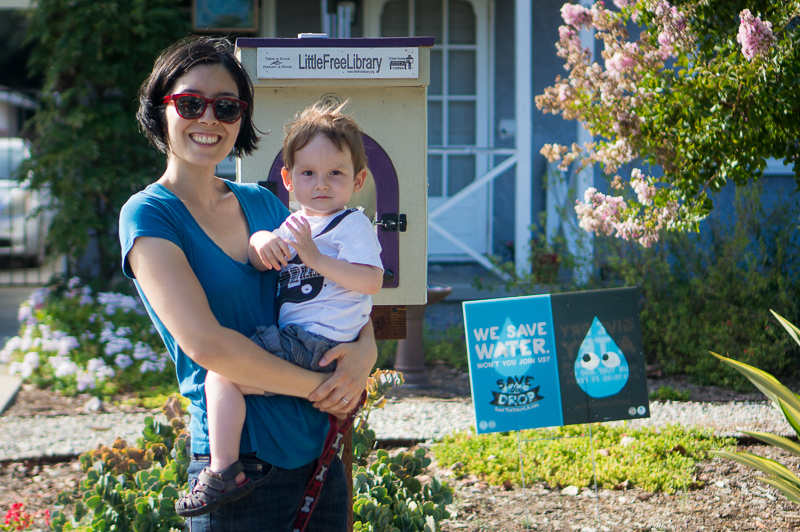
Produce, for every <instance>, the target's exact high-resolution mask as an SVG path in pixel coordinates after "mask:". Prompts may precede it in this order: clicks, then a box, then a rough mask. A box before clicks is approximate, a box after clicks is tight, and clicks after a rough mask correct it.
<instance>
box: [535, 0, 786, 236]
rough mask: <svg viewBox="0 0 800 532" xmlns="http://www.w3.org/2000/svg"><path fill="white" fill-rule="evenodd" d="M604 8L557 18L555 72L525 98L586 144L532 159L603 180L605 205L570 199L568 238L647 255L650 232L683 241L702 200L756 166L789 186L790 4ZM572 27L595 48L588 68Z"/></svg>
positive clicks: (728, 1)
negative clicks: (635, 245)
mask: <svg viewBox="0 0 800 532" xmlns="http://www.w3.org/2000/svg"><path fill="white" fill-rule="evenodd" d="M613 3H614V7H611V8H607V7H606V6H605V5H604V4H603V2H596V3H594V4H593V5H591V6H584V5H579V4H569V3H568V4H565V5H564V6H563V7H562V8H561V15H562V18H563V20H564V24H563V25H562V26H561V27H560V28H559V41H558V43H557V44H556V48H557V50H558V55H559V57H561V58H563V59H564V60H565V69H566V70H567V75H566V76H564V77H561V76H559V77H558V78H556V81H555V84H554V85H553V86H551V87H548V88H547V89H546V90H545V91H544V94H542V95H539V96H537V97H536V105H537V107H538V108H540V109H542V110H543V111H545V112H549V113H554V114H561V115H562V116H563V117H564V118H566V119H569V120H579V121H581V122H583V124H584V125H585V127H586V128H587V129H588V131H589V132H590V133H591V134H592V135H593V136H594V139H595V140H594V141H592V142H589V143H586V144H585V145H577V144H572V145H571V146H563V145H558V144H547V145H545V146H544V148H543V149H542V154H543V155H545V156H546V157H547V158H548V160H550V161H551V162H554V161H559V167H560V168H561V169H562V170H565V169H567V168H568V167H569V166H570V165H571V164H573V163H574V164H575V165H576V167H577V168H582V167H583V166H585V165H595V164H597V165H599V167H600V168H601V169H602V171H603V172H604V174H605V175H606V176H607V177H608V178H609V179H610V181H611V186H610V188H609V190H610V194H603V193H601V192H598V191H597V190H596V189H595V188H589V189H587V190H586V192H585V195H584V197H583V198H579V199H577V200H576V207H575V209H576V212H577V215H578V220H579V224H580V226H581V227H583V228H584V229H586V230H587V231H591V232H597V233H602V234H606V235H615V236H617V237H620V238H622V239H626V240H633V241H637V242H639V243H640V244H642V245H644V246H649V245H652V244H653V243H654V242H655V241H657V239H658V237H659V234H660V233H661V232H662V231H663V230H677V231H688V230H697V227H698V223H699V222H700V221H701V220H703V219H704V218H705V217H706V216H707V215H708V214H709V212H710V211H711V210H712V208H713V203H712V198H711V194H712V193H714V192H716V191H719V190H720V189H721V188H722V187H723V186H725V185H727V184H729V183H735V184H736V185H738V186H744V185H747V184H749V183H753V182H755V181H756V180H758V179H759V178H760V177H761V175H762V173H763V171H764V168H765V166H766V164H767V159H768V158H771V157H774V158H777V159H780V160H782V161H783V163H784V164H786V165H788V168H787V169H792V171H793V172H794V175H795V178H796V179H797V180H798V183H800V164H798V158H800V146H799V145H798V142H799V140H800V27H798V26H800V24H799V23H800V1H798V0H699V1H697V0H678V1H676V2H675V3H669V2H667V1H666V0H638V1H635V0H614V1H613ZM581 29H593V30H594V35H595V37H596V38H597V39H599V40H600V41H602V43H603V47H602V48H603V49H602V52H601V56H602V59H603V61H602V63H603V64H602V65H601V64H600V63H599V62H597V61H594V60H593V59H592V54H591V53H590V52H589V50H588V49H585V48H583V47H582V44H581V39H580V34H579V31H580V30H581ZM629 164H630V166H633V169H632V170H631V171H630V173H629V175H624V176H623V175H620V174H621V173H622V172H620V169H621V168H622V167H623V165H629ZM630 166H626V168H630ZM654 168H655V169H656V170H653V169H654ZM626 174H627V172H626Z"/></svg>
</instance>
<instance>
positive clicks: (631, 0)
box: [614, 0, 636, 9]
mask: <svg viewBox="0 0 800 532" xmlns="http://www.w3.org/2000/svg"><path fill="white" fill-rule="evenodd" d="M614 5H615V6H617V7H618V8H619V9H625V8H627V7H633V6H635V5H636V0H614Z"/></svg>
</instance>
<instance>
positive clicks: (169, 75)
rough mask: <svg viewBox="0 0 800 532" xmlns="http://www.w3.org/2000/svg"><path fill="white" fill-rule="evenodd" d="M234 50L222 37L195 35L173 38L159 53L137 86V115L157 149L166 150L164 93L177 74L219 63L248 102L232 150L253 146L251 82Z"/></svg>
mask: <svg viewBox="0 0 800 532" xmlns="http://www.w3.org/2000/svg"><path fill="white" fill-rule="evenodd" d="M233 50H234V48H233V45H232V44H231V43H230V41H228V40H227V39H225V38H222V37H196V36H194V37H187V38H186V39H182V40H180V41H178V42H176V43H175V44H173V45H172V46H170V47H169V48H167V49H166V50H164V51H163V52H161V55H159V56H158V59H156V62H155V65H154V66H153V71H152V72H151V73H150V76H149V77H148V78H147V79H146V80H145V81H144V83H142V86H141V88H140V89H139V112H137V113H136V119H137V120H138V121H139V127H140V128H141V129H142V131H143V132H144V134H145V136H147V139H148V140H149V141H150V143H151V144H153V146H155V147H156V148H158V149H159V151H161V152H162V153H168V152H169V139H168V138H167V134H166V131H167V127H166V120H165V117H166V111H165V109H166V105H165V104H164V103H163V101H164V96H167V95H169V94H171V91H172V88H173V87H174V86H175V82H176V81H177V80H178V78H180V77H181V76H183V75H184V74H186V73H187V72H188V71H189V70H190V69H191V68H192V67H195V66H197V65H222V66H223V67H225V70H227V71H228V72H230V74H231V76H232V77H233V79H234V81H235V82H236V86H237V87H238V89H239V99H240V100H242V101H244V102H246V103H247V108H246V109H245V110H244V114H243V115H242V119H241V120H242V124H241V128H240V129H239V136H238V137H237V138H236V143H235V144H234V146H233V151H234V152H235V153H236V155H237V156H239V157H241V156H243V155H248V154H250V153H251V152H252V151H253V150H255V149H256V147H257V144H258V141H259V138H258V135H256V128H255V125H254V124H253V85H252V83H251V82H250V76H248V75H247V71H246V70H245V69H244V67H243V66H242V64H241V63H240V62H239V60H238V59H236V56H235V55H234V52H233Z"/></svg>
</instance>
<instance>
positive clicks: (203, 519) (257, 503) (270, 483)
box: [186, 455, 353, 532]
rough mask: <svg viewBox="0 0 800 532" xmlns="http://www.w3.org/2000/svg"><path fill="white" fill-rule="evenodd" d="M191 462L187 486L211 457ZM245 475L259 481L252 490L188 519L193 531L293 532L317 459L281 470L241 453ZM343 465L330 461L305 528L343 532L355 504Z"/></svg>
mask: <svg viewBox="0 0 800 532" xmlns="http://www.w3.org/2000/svg"><path fill="white" fill-rule="evenodd" d="M194 458H195V460H192V463H191V464H190V465H189V489H191V488H193V487H194V485H195V484H196V483H197V475H199V474H200V471H202V470H203V468H204V467H206V466H208V457H207V456H195V457H194ZM240 460H241V462H242V465H243V466H244V472H245V474H246V475H247V476H248V477H249V478H251V479H253V481H254V482H255V489H254V490H253V492H252V493H250V494H249V495H247V496H246V497H244V498H243V499H239V500H238V501H235V502H231V503H228V504H224V505H222V507H220V508H219V509H218V510H216V511H213V512H211V513H209V514H206V515H202V516H200V517H192V518H189V519H187V520H186V522H187V523H188V524H189V529H190V530H191V532H291V530H292V525H293V524H294V521H295V518H296V516H297V512H298V510H299V509H300V504H301V503H302V502H304V501H303V493H304V492H305V489H306V486H307V485H308V481H309V480H310V479H311V476H312V475H313V473H314V470H315V469H316V464H317V462H316V461H313V462H311V463H310V464H306V465H304V466H301V467H298V468H297V469H282V468H280V467H277V466H273V465H271V464H269V463H267V462H264V461H263V460H259V459H258V458H255V456H253V455H242V456H241V457H240ZM350 491H351V490H349V489H348V486H347V477H346V476H345V471H344V464H342V461H341V460H340V459H339V457H338V456H337V457H335V458H334V459H333V461H332V462H331V466H330V469H329V470H328V476H327V477H326V479H325V484H324V485H323V488H322V492H321V494H320V497H319V500H318V501H317V505H316V507H315V508H314V511H313V513H312V514H311V518H310V519H309V521H308V526H307V527H306V531H307V532H345V531H346V530H347V527H348V521H347V508H348V505H352V503H353V502H352V498H351V494H350Z"/></svg>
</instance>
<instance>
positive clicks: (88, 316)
mask: <svg viewBox="0 0 800 532" xmlns="http://www.w3.org/2000/svg"><path fill="white" fill-rule="evenodd" d="M19 320H20V333H19V336H16V337H13V338H11V339H10V340H9V341H8V342H7V343H6V345H5V347H4V348H3V350H2V351H0V363H6V364H8V365H9V373H11V374H12V375H15V374H16V375H19V376H20V377H22V378H24V379H25V380H26V381H28V382H31V383H33V384H35V385H37V386H40V387H45V386H46V387H49V388H52V389H54V390H59V391H61V392H63V393H66V394H69V395H75V394H77V393H89V394H92V395H96V396H99V397H114V396H117V395H119V394H123V393H124V394H134V395H140V396H148V395H154V394H156V395H157V394H159V393H162V394H163V393H164V392H172V391H175V390H176V389H177V384H176V383H175V368H174V365H173V363H172V360H171V359H170V358H169V356H168V355H167V353H166V351H165V349H164V344H163V342H162V340H161V337H160V336H159V335H158V334H157V333H156V330H155V328H154V327H153V324H152V322H151V321H150V318H149V317H148V316H147V313H146V311H145V309H144V306H143V305H142V303H141V301H140V300H139V299H138V298H137V297H135V296H131V295H127V294H122V293H118V292H95V291H93V290H92V289H91V288H90V287H89V286H88V285H86V284H83V283H82V281H81V280H80V279H78V278H77V277H76V278H72V279H70V280H69V281H66V282H64V281H63V280H55V281H54V282H53V283H51V284H49V285H47V286H45V287H42V288H39V289H37V290H35V291H34V292H33V294H32V295H31V297H30V298H29V299H28V301H26V302H24V303H23V304H22V305H21V306H20V309H19Z"/></svg>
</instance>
